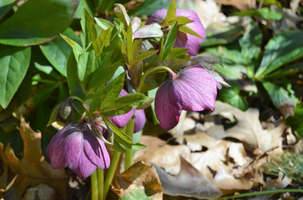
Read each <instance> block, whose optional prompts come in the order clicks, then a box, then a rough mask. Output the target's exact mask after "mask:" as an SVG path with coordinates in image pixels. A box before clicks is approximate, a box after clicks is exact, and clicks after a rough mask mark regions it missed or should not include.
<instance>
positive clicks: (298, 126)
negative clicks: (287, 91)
mask: <svg viewBox="0 0 303 200" xmlns="http://www.w3.org/2000/svg"><path fill="white" fill-rule="evenodd" d="M302 121H303V103H301V104H299V105H298V106H297V107H296V109H295V110H294V116H292V117H289V118H287V120H286V124H287V125H289V126H291V129H292V131H296V132H297V133H298V134H299V135H300V136H301V137H303V123H302Z"/></svg>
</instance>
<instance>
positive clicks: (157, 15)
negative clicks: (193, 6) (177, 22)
mask: <svg viewBox="0 0 303 200" xmlns="http://www.w3.org/2000/svg"><path fill="white" fill-rule="evenodd" d="M166 14H167V9H165V8H162V9H160V10H157V11H156V12H154V13H153V14H152V15H151V16H150V17H149V18H148V20H147V21H146V25H148V24H153V23H160V22H162V21H163V20H164V19H165V17H166ZM178 16H184V17H187V18H188V19H190V20H192V21H193V22H191V23H188V24H186V25H184V26H187V27H189V28H191V29H192V30H193V31H195V32H196V33H197V34H199V35H200V36H201V37H202V38H204V39H205V37H206V31H205V28H204V27H203V24H202V22H201V21H200V19H199V17H198V15H197V13H195V12H194V11H192V10H184V9H177V12H176V17H178ZM204 39H201V38H198V37H196V36H194V35H190V34H187V33H183V32H181V31H178V32H177V36H176V42H175V44H174V47H181V48H185V49H188V51H187V54H188V55H192V56H195V55H197V53H198V51H199V49H200V43H202V42H203V41H204Z"/></svg>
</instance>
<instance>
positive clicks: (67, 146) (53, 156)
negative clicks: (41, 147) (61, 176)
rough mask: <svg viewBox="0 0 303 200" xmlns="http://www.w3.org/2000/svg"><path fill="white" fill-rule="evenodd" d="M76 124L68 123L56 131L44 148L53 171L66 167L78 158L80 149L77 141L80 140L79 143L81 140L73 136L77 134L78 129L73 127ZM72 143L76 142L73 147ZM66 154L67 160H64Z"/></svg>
mask: <svg viewBox="0 0 303 200" xmlns="http://www.w3.org/2000/svg"><path fill="white" fill-rule="evenodd" d="M76 124H77V122H72V123H69V124H68V125H66V126H65V127H64V128H62V129H61V130H60V131H58V133H57V134H56V135H55V136H54V137H53V138H52V139H51V141H50V143H49V145H48V146H47V148H46V154H47V155H48V157H49V159H50V160H51V164H52V167H53V168H54V169H57V168H64V167H67V166H68V164H70V162H73V161H74V160H75V159H76V158H77V157H78V152H79V148H81V145H80V144H79V142H78V141H79V140H80V143H81V138H79V137H77V134H75V133H79V132H77V131H79V129H78V128H76V127H75V125H76ZM75 136H76V137H75ZM74 141H76V144H75V146H73V142H74ZM66 152H68V153H70V154H68V155H69V156H68V158H66Z"/></svg>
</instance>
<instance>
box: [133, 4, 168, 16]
mask: <svg viewBox="0 0 303 200" xmlns="http://www.w3.org/2000/svg"><path fill="white" fill-rule="evenodd" d="M169 4H170V1H169V0H146V1H143V3H142V4H140V5H139V6H137V7H135V8H134V9H132V10H129V11H128V14H129V15H133V14H135V15H147V16H150V15H152V14H153V13H154V12H155V11H157V10H160V9H161V8H166V9H167V8H168V7H169Z"/></svg>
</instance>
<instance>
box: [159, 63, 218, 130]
mask: <svg viewBox="0 0 303 200" xmlns="http://www.w3.org/2000/svg"><path fill="white" fill-rule="evenodd" d="M172 73H173V72H172ZM217 84H218V83H217V81H216V80H215V79H214V78H213V77H212V75H210V74H209V73H208V72H207V71H206V70H205V69H204V68H203V67H201V66H198V65H197V66H191V67H187V68H185V69H183V70H181V71H180V72H179V73H178V74H175V73H173V74H171V77H170V78H169V79H168V80H166V81H165V82H163V83H162V84H161V85H160V87H159V89H158V91H157V94H156V99H155V112H156V116H157V118H158V120H159V122H160V126H161V127H162V128H163V129H164V130H165V131H168V130H170V129H172V128H173V127H174V126H176V125H177V124H178V121H179V117H180V114H181V111H182V110H187V111H202V110H204V109H211V110H213V109H214V105H215V100H216V97H217V86H218V85H217ZM219 84H220V83H219ZM220 86H221V85H220Z"/></svg>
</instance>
